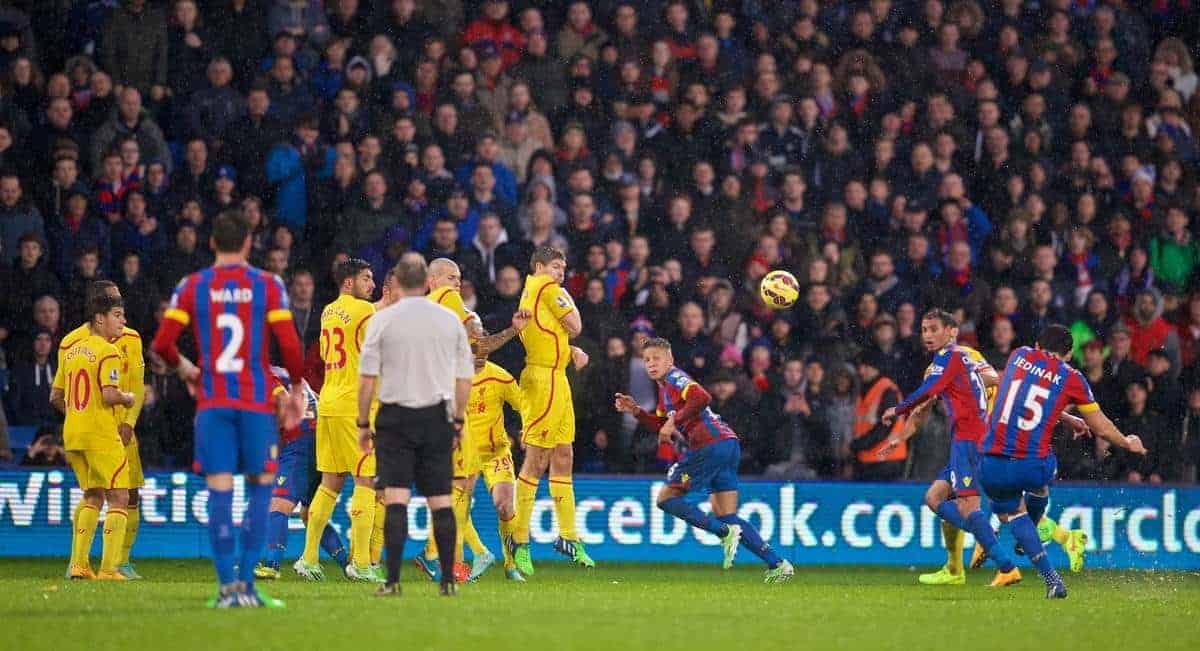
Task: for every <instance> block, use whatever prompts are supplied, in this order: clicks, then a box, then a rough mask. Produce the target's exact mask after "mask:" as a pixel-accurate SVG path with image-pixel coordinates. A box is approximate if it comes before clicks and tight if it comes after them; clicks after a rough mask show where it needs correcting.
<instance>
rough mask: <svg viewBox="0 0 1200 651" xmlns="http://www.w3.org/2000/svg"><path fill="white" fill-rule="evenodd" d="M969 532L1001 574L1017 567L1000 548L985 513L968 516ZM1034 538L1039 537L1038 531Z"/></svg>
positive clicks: (976, 512)
mask: <svg viewBox="0 0 1200 651" xmlns="http://www.w3.org/2000/svg"><path fill="white" fill-rule="evenodd" d="M967 531H970V532H971V534H972V535H973V536H975V543H976V544H978V545H983V549H984V550H985V551H986V552H987V553H988V556H990V557H991V558H992V560H993V561H995V562H996V566H997V567H998V568H1000V571H1001V572H1011V571H1012V569H1013V568H1014V567H1016V564H1014V563H1013V561H1012V558H1011V557H1010V556H1009V555H1008V552H1006V551H1005V550H1004V549H1002V548H1001V547H1000V540H999V539H998V538H996V532H995V531H992V523H991V522H989V521H988V517H987V516H986V515H984V514H983V511H975V512H974V513H972V514H971V515H968V516H967ZM1034 537H1035V538H1036V537H1037V532H1036V531H1034Z"/></svg>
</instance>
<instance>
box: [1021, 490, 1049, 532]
mask: <svg viewBox="0 0 1200 651" xmlns="http://www.w3.org/2000/svg"><path fill="white" fill-rule="evenodd" d="M1049 505H1050V496H1049V495H1046V496H1045V497H1043V496H1041V495H1034V494H1033V493H1025V510H1027V511H1029V521H1030V522H1032V523H1033V526H1034V527H1036V526H1037V523H1039V522H1041V521H1042V516H1043V515H1046V507H1047V506H1049Z"/></svg>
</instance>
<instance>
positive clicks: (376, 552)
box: [371, 500, 387, 565]
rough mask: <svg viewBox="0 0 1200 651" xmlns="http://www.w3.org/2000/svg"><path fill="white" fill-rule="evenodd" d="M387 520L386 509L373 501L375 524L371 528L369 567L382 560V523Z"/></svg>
mask: <svg viewBox="0 0 1200 651" xmlns="http://www.w3.org/2000/svg"><path fill="white" fill-rule="evenodd" d="M386 520H387V507H386V506H384V505H383V504H382V503H381V502H380V501H379V500H375V524H374V526H373V527H372V528H371V565H379V563H380V562H381V561H382V560H383V523H384V522H385V521H386Z"/></svg>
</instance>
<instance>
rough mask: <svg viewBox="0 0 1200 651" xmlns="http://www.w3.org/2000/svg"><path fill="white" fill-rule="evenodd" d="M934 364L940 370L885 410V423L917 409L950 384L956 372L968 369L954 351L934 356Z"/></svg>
mask: <svg viewBox="0 0 1200 651" xmlns="http://www.w3.org/2000/svg"><path fill="white" fill-rule="evenodd" d="M933 365H934V368H935V369H936V368H937V367H938V366H941V367H942V368H941V370H940V372H938V371H935V372H933V373H930V374H929V376H928V377H926V378H925V381H924V382H922V383H921V386H919V387H917V390H916V391H913V392H912V393H911V394H910V395H909V396H908V397H907V398H905V399H904V401H903V402H901V403H900V404H899V405H896V406H895V407H889V408H888V409H887V411H885V412H883V417H882V420H883V424H884V425H891V424H892V421H893V420H895V419H896V416H903V415H904V414H907V413H908V412H910V411H912V410H913V409H915V408H916V406H917V405H919V404H920V403H922V402H924V401H926V400H928V399H929V398H930V397H932V396H936V395H938V394H939V393H941V392H942V391H943V390H945V388H946V386H947V385H949V384H950V380H951V379H953V378H954V376H955V374H956V373H958V372H960V371H966V367H965V366H963V363H962V359H960V358H959V356H958V355H955V354H953V353H944V354H941V355H938V356H937V357H934V358H933Z"/></svg>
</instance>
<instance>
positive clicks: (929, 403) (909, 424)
mask: <svg viewBox="0 0 1200 651" xmlns="http://www.w3.org/2000/svg"><path fill="white" fill-rule="evenodd" d="M933 405H934V401H933V400H926V401H925V402H922V403H921V404H919V405H917V406H916V407H913V410H912V411H910V412H908V420H906V421H904V427H902V428H900V433H899V434H897V435H896V436H893V437H891V438H889V439H888V440H887V446H886V447H884V448H883V449H881V450H879V458H881V459H883V458H886V457H887V456H888V455H889V454H891V453H892V450H894V449H896V447H897V446H899V445H900V444H901V443H904V442H905V441H907V440H908V439H910V438H912V437H914V436H916V435H917V430H919V429H921V427H922V426H923V425H924V424H925V421H927V420H929V414H931V413H933Z"/></svg>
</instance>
